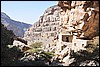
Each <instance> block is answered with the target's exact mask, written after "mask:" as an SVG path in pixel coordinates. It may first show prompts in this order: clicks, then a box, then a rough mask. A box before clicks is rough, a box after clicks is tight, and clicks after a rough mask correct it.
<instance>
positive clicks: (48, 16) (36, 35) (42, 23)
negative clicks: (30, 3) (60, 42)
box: [24, 5, 61, 44]
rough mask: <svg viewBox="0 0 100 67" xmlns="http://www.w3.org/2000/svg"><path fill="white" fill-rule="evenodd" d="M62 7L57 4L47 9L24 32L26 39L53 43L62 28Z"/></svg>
mask: <svg viewBox="0 0 100 67" xmlns="http://www.w3.org/2000/svg"><path fill="white" fill-rule="evenodd" d="M60 10H61V8H60V7H59V6H57V5H55V6H51V7H49V8H48V9H46V10H45V12H44V14H43V15H42V16H41V17H40V19H39V20H38V21H37V22H35V23H34V24H33V26H32V27H30V28H29V29H28V30H27V31H26V32H25V34H24V39H26V40H27V41H29V43H30V42H35V41H40V42H43V43H44V44H47V43H48V44H50V43H53V41H52V40H53V39H54V37H55V36H56V35H57V32H58V30H59V28H60V26H59V22H60V14H59V12H60Z"/></svg>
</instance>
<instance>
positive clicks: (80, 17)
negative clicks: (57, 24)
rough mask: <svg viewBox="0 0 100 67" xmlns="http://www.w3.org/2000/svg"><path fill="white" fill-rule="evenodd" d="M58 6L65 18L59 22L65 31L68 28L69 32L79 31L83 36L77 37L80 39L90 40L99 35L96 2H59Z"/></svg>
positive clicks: (97, 5)
mask: <svg viewBox="0 0 100 67" xmlns="http://www.w3.org/2000/svg"><path fill="white" fill-rule="evenodd" d="M58 6H60V7H61V8H62V17H63V16H65V17H66V18H64V19H65V20H64V21H63V22H61V25H63V27H64V28H66V30H67V29H68V27H69V26H70V27H69V29H70V30H76V29H80V30H81V32H82V33H83V34H84V35H82V36H83V37H80V35H78V36H79V38H82V39H84V38H85V39H92V38H93V37H95V36H97V35H99V2H98V1H59V2H58ZM69 8H70V9H69ZM60 17H61V16H60ZM71 28H72V29H71Z"/></svg>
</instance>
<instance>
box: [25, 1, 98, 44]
mask: <svg viewBox="0 0 100 67" xmlns="http://www.w3.org/2000/svg"><path fill="white" fill-rule="evenodd" d="M98 24H99V3H98V1H59V2H58V6H57V5H56V6H52V7H50V8H48V9H47V10H45V12H44V14H43V16H41V17H40V19H39V20H38V21H37V22H35V23H34V24H33V26H32V27H30V28H29V29H28V30H27V31H26V32H25V34H24V38H25V39H26V40H27V41H29V42H35V41H42V42H44V43H48V44H49V42H50V43H53V44H54V39H55V38H57V36H58V35H59V34H66V33H67V32H72V33H73V32H76V33H77V35H76V36H77V37H78V38H82V39H92V38H93V37H95V36H97V35H99V25H98ZM73 35H74V34H73Z"/></svg>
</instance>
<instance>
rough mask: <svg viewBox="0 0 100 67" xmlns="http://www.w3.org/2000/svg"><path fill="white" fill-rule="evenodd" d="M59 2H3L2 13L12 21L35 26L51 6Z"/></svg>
mask: <svg viewBox="0 0 100 67" xmlns="http://www.w3.org/2000/svg"><path fill="white" fill-rule="evenodd" d="M56 4H57V1H1V12H4V13H6V14H7V15H8V16H9V17H10V18H11V19H13V20H16V21H21V22H25V23H30V24H33V23H34V22H36V21H37V20H38V19H39V17H40V16H41V15H43V13H44V11H45V10H46V9H47V8H49V7H50V6H53V5H56Z"/></svg>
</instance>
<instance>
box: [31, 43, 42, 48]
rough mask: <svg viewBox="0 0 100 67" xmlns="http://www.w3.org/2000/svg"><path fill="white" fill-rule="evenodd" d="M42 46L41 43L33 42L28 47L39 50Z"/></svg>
mask: <svg viewBox="0 0 100 67" xmlns="http://www.w3.org/2000/svg"><path fill="white" fill-rule="evenodd" d="M42 45H43V43H42V42H35V43H32V44H31V45H30V47H32V48H41V47H42Z"/></svg>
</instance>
